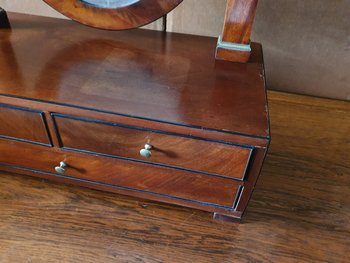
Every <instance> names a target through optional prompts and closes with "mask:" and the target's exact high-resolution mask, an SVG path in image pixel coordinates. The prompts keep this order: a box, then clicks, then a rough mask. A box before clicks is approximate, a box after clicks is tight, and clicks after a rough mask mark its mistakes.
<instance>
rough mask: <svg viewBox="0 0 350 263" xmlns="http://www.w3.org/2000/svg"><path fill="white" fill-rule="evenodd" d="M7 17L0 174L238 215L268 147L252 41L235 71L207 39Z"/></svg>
mask: <svg viewBox="0 0 350 263" xmlns="http://www.w3.org/2000/svg"><path fill="white" fill-rule="evenodd" d="M8 15H9V18H10V21H11V30H10V29H6V28H1V29H0V35H1V49H0V76H1V78H0V123H1V125H0V169H1V170H6V171H11V172H15V173H23V174H27V175H31V176H35V177H38V178H44V179H48V180H53V181H56V182H59V183H68V184H74V185H78V186H83V187H89V188H93V189H97V190H101V191H108V192H113V193H117V194H124V195H130V196H135V197H138V198H142V199H149V200H154V201H158V202H165V203H170V204H174V205H180V206H185V207H190V208H194V209H200V210H204V211H207V212H210V213H214V218H216V219H224V220H230V221H235V220H238V219H240V218H241V217H242V216H243V213H244V211H245V210H246V207H247V206H248V203H249V200H250V197H251V195H252V193H253V190H254V187H255V184H256V182H257V180H258V178H259V174H260V170H261V167H262V165H263V161H264V158H265V155H266V153H267V150H268V146H269V141H270V132H269V119H268V111H267V100H266V89H265V77H264V64H263V60H262V48H261V45H260V44H257V43H252V45H251V46H252V54H251V56H250V60H249V62H248V63H245V64H242V63H234V62H230V61H217V60H216V59H215V49H216V42H217V41H216V39H215V38H209V37H201V36H193V35H185V34H176V33H164V32H158V31H151V30H132V31H121V32H116V31H104V30H98V29H93V28H89V27H86V26H83V25H80V24H78V23H75V22H72V21H68V20H62V19H54V18H43V17H37V16H29V15H21V14H14V13H9V14H8ZM116 198H118V196H117V195H116Z"/></svg>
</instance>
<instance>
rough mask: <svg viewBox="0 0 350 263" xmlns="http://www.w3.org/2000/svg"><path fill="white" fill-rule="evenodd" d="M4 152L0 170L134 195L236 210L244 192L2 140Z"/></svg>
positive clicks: (204, 178)
mask: <svg viewBox="0 0 350 263" xmlns="http://www.w3.org/2000/svg"><path fill="white" fill-rule="evenodd" d="M0 152H1V155H0V167H1V165H7V166H12V167H23V168H27V169H31V170H35V171H41V172H45V173H48V174H51V175H53V176H61V177H62V178H66V177H71V178H78V179H81V180H83V181H84V182H88V183H91V185H93V184H102V185H105V186H106V187H114V188H119V189H123V190H127V191H130V195H133V194H132V193H133V192H135V191H136V192H142V193H144V194H146V195H147V194H148V195H158V196H165V197H168V198H173V199H174V198H175V199H181V200H183V201H188V202H194V203H200V204H203V205H209V206H220V207H224V208H227V209H232V208H233V206H234V204H235V201H236V199H237V195H238V193H239V190H240V188H241V185H240V182H237V181H235V180H231V179H227V178H220V177H215V176H208V175H204V174H198V173H192V172H187V171H179V170H177V169H172V168H167V167H161V166H153V165H148V164H145V163H137V162H130V161H127V160H120V159H114V158H108V157H100V156H91V155H90V154H84V153H76V152H67V151H65V150H60V149H58V150H56V149H55V148H50V149H43V148H42V147H40V146H38V145H29V144H28V145H27V144H25V143H22V142H16V141H6V140H1V139H0ZM61 161H64V162H65V163H66V164H67V167H65V171H64V176H63V175H60V174H57V173H56V171H55V167H57V166H58V165H59V163H60V162H61Z"/></svg>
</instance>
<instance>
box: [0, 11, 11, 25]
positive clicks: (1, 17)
mask: <svg viewBox="0 0 350 263" xmlns="http://www.w3.org/2000/svg"><path fill="white" fill-rule="evenodd" d="M10 27H11V26H10V21H9V19H8V17H7V14H6V11H5V10H4V9H2V8H1V7H0V28H10Z"/></svg>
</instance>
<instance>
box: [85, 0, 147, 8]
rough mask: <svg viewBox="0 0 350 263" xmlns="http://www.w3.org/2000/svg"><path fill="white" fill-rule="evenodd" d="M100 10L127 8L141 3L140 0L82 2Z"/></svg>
mask: <svg viewBox="0 0 350 263" xmlns="http://www.w3.org/2000/svg"><path fill="white" fill-rule="evenodd" d="M80 1H81V2H83V3H85V4H89V5H92V6H95V7H98V8H118V7H126V6H129V5H132V4H135V3H137V2H139V1H140V0H80Z"/></svg>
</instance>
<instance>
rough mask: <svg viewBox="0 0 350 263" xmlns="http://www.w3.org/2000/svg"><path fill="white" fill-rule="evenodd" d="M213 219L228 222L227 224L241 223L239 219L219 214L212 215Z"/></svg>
mask: <svg viewBox="0 0 350 263" xmlns="http://www.w3.org/2000/svg"><path fill="white" fill-rule="evenodd" d="M213 219H215V220H220V221H224V222H229V223H235V224H240V223H241V218H240V217H235V216H231V215H226V214H220V213H213Z"/></svg>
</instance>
